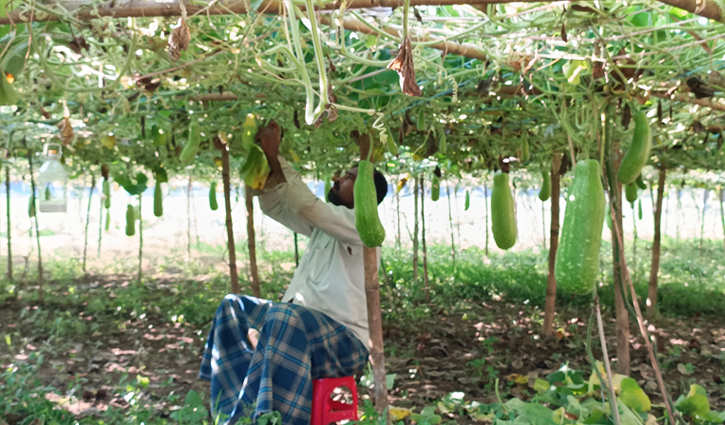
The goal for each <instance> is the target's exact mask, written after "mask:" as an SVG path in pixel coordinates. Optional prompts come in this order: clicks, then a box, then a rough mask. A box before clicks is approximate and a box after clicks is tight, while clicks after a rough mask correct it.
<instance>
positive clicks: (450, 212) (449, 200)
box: [446, 185, 456, 267]
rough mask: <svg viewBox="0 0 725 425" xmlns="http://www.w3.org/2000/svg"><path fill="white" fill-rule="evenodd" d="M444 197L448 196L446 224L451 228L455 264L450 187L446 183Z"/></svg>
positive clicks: (452, 256) (454, 254)
mask: <svg viewBox="0 0 725 425" xmlns="http://www.w3.org/2000/svg"><path fill="white" fill-rule="evenodd" d="M446 198H448V224H449V225H450V228H451V258H453V266H454V267H455V265H456V241H455V240H454V238H453V213H452V211H451V187H450V186H449V185H446Z"/></svg>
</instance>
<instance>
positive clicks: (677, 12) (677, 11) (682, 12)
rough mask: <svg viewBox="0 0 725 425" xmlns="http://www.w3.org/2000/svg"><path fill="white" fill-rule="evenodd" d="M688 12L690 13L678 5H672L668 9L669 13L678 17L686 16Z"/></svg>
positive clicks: (683, 17)
mask: <svg viewBox="0 0 725 425" xmlns="http://www.w3.org/2000/svg"><path fill="white" fill-rule="evenodd" d="M689 14H690V12H688V11H686V10H684V9H680V8H679V7H673V8H671V9H670V15H672V16H676V17H678V18H680V19H685V18H687V15H689Z"/></svg>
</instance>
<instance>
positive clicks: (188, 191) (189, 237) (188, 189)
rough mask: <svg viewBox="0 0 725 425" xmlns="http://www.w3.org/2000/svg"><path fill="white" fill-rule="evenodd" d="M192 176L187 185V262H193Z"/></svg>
mask: <svg viewBox="0 0 725 425" xmlns="http://www.w3.org/2000/svg"><path fill="white" fill-rule="evenodd" d="M191 189H192V188H191V176H189V183H188V184H187V185H186V262H187V263H188V262H189V261H191Z"/></svg>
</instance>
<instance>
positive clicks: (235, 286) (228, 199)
mask: <svg viewBox="0 0 725 425" xmlns="http://www.w3.org/2000/svg"><path fill="white" fill-rule="evenodd" d="M221 151H222V185H223V186H224V214H225V217H226V218H225V220H226V228H227V249H229V278H230V279H231V281H232V285H231V289H232V294H238V293H239V275H238V272H237V248H236V245H235V244H234V223H233V222H232V186H231V179H230V177H229V145H227V144H226V143H225V144H224V146H223V147H222V149H221ZM295 248H297V245H296V244H295ZM197 249H198V248H197ZM257 296H258V295H257Z"/></svg>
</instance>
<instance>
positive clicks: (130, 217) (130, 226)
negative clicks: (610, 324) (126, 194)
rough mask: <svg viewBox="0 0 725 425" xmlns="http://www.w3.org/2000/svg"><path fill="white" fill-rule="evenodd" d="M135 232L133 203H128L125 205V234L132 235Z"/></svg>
mask: <svg viewBox="0 0 725 425" xmlns="http://www.w3.org/2000/svg"><path fill="white" fill-rule="evenodd" d="M135 234H136V211H134V209H133V205H131V204H128V205H127V206H126V236H133V235H135Z"/></svg>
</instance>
